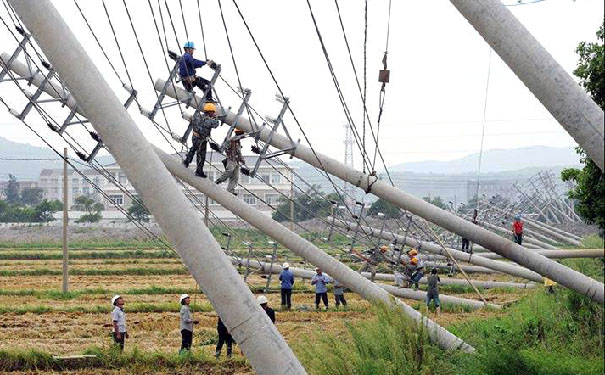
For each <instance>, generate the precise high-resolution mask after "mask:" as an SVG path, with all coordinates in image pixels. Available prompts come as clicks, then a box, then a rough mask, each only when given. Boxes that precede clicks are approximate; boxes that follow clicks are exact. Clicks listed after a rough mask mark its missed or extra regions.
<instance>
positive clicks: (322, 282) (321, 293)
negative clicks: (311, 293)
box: [311, 267, 330, 310]
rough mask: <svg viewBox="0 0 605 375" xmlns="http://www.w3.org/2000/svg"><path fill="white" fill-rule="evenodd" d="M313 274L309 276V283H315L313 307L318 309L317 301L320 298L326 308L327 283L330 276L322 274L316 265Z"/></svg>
mask: <svg viewBox="0 0 605 375" xmlns="http://www.w3.org/2000/svg"><path fill="white" fill-rule="evenodd" d="M315 273H316V274H315V275H313V278H311V285H315V309H316V310H319V301H320V300H321V301H322V302H323V303H324V305H325V306H326V310H327V309H328V283H329V282H330V278H329V277H328V275H324V274H323V273H322V272H321V269H320V268H319V267H318V268H316V269H315Z"/></svg>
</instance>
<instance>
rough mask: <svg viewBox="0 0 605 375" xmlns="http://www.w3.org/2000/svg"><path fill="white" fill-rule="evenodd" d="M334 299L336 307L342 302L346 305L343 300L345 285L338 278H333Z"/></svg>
mask: <svg viewBox="0 0 605 375" xmlns="http://www.w3.org/2000/svg"><path fill="white" fill-rule="evenodd" d="M334 301H335V302H336V308H338V307H339V306H340V304H341V303H342V305H343V306H346V305H347V301H346V300H345V286H344V285H343V284H342V283H341V282H340V281H338V280H336V279H334Z"/></svg>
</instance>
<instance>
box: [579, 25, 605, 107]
mask: <svg viewBox="0 0 605 375" xmlns="http://www.w3.org/2000/svg"><path fill="white" fill-rule="evenodd" d="M604 26H605V25H601V27H600V28H599V30H598V31H597V39H598V40H599V41H598V42H597V43H586V42H580V44H579V45H578V48H576V53H577V54H578V55H579V56H580V60H579V62H578V67H577V68H576V70H574V72H573V73H574V74H575V75H576V76H577V77H579V78H580V84H581V85H582V86H583V87H584V89H586V91H587V92H588V93H589V94H590V96H592V98H593V100H594V101H595V102H596V103H597V105H598V106H599V107H601V108H605V60H604V58H603V55H604V51H605V48H604V47H603V37H604V34H605V30H604Z"/></svg>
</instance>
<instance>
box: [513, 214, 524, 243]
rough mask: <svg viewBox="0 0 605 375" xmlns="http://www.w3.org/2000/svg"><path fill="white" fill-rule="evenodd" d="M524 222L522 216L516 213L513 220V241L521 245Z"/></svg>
mask: <svg viewBox="0 0 605 375" xmlns="http://www.w3.org/2000/svg"><path fill="white" fill-rule="evenodd" d="M523 224H524V222H523V221H522V220H521V216H520V215H515V219H514V221H513V241H515V243H518V244H519V245H521V243H522V242H523Z"/></svg>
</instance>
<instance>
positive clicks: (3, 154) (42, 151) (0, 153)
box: [0, 137, 113, 181]
mask: <svg viewBox="0 0 605 375" xmlns="http://www.w3.org/2000/svg"><path fill="white" fill-rule="evenodd" d="M6 159H42V160H6ZM44 159H51V160H44ZM98 160H99V162H101V163H102V164H108V163H110V162H112V161H113V158H112V157H111V156H101V157H99V158H98ZM62 167H63V160H61V159H60V158H59V156H58V155H57V154H55V153H54V152H53V151H52V150H50V149H49V148H46V147H37V146H32V145H29V144H25V143H17V142H12V141H9V140H8V139H6V138H2V137H0V181H5V180H7V179H8V174H9V173H10V174H12V175H14V176H15V177H17V180H36V179H37V178H38V176H39V175H40V171H41V170H42V169H46V168H62Z"/></svg>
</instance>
